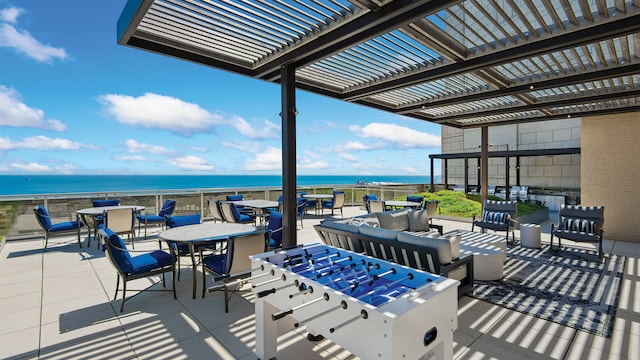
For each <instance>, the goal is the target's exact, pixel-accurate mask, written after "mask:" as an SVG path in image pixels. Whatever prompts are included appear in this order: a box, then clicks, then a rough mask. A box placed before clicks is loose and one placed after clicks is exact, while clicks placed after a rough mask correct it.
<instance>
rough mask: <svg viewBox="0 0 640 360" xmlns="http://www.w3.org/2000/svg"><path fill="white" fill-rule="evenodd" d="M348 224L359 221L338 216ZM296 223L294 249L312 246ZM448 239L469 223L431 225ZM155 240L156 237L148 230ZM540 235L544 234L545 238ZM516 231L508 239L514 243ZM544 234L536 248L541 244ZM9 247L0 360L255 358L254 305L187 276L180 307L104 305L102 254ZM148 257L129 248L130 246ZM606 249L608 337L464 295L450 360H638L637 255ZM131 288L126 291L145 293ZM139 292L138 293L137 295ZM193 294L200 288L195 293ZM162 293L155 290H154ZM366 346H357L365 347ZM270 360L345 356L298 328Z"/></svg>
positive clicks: (59, 242) (1, 259) (618, 246)
mask: <svg viewBox="0 0 640 360" xmlns="http://www.w3.org/2000/svg"><path fill="white" fill-rule="evenodd" d="M344 210H345V216H352V215H357V214H360V213H362V212H363V210H362V209H361V208H359V207H346V208H345V209H344ZM319 221H320V220H319V218H315V217H309V218H307V219H305V220H304V229H301V230H299V231H298V239H299V242H300V243H314V242H318V241H319V239H318V237H317V235H316V233H315V231H314V229H313V226H312V225H313V224H315V223H318V222H319ZM438 223H440V224H443V225H444V226H445V230H447V231H448V230H453V229H467V230H470V228H471V224H470V223H467V222H457V221H448V220H438ZM149 230H150V231H151V233H152V234H154V233H157V231H158V230H159V228H156V227H150V229H149ZM545 230H546V231H547V232H548V226H546V225H543V231H545ZM518 235H519V234H518V233H516V236H518ZM548 240H549V235H548V233H546V234H545V233H543V242H547V243H548ZM41 247H42V238H35V239H24V240H11V241H7V242H5V245H4V247H3V248H2V249H0V304H2V306H0V314H1V315H0V316H1V317H0V318H1V319H2V321H0V358H3V359H35V358H40V359H58V358H65V359H74V358H77V359H87V358H91V359H101V358H104V359H107V358H108V359H132V358H137V359H147V358H154V359H185V358H194V359H201V358H208V359H255V358H256V355H255V353H254V352H253V350H254V345H255V335H254V312H253V304H252V300H253V297H252V295H251V293H250V292H249V291H248V292H246V293H242V295H238V296H235V297H233V298H232V300H231V304H230V312H229V313H227V314H225V313H224V300H223V296H222V293H219V292H213V293H209V294H207V296H206V297H205V298H204V299H201V298H199V297H198V298H197V299H195V300H194V299H192V298H191V281H189V280H190V276H191V273H190V272H191V270H190V269H188V268H183V270H182V280H181V281H179V282H177V292H178V299H177V300H174V299H173V297H172V295H171V294H170V293H169V292H149V291H146V292H142V293H140V295H138V296H136V297H134V298H133V299H131V300H130V301H127V303H126V304H125V312H124V313H122V314H121V313H119V304H120V303H119V301H120V298H119V299H118V300H116V301H111V300H112V299H113V292H114V289H115V288H114V286H115V283H116V281H115V280H116V273H115V271H114V269H113V267H112V266H111V264H110V263H109V262H108V260H107V259H106V258H105V255H104V253H103V252H102V251H101V250H98V249H96V247H95V242H92V247H91V248H87V247H84V248H82V249H79V248H78V245H77V242H76V238H75V236H74V235H69V236H60V237H53V238H51V239H50V240H49V248H48V249H47V251H46V252H43V251H42V249H41ZM145 247H148V248H157V242H156V241H155V239H154V238H153V236H152V237H150V238H149V239H148V240H146V241H144V240H141V239H140V240H137V242H136V249H141V248H145ZM605 251H606V252H614V253H618V254H623V255H626V256H628V260H627V261H628V263H627V265H626V270H625V272H626V273H625V277H624V279H623V282H622V289H621V291H620V301H619V304H618V306H619V307H618V311H617V313H616V319H615V324H614V332H613V335H612V337H611V338H603V337H598V336H595V335H591V334H588V333H584V332H581V331H577V330H575V329H572V328H569V327H564V326H562V325H558V324H556V323H552V322H548V321H544V320H540V319H537V318H533V317H530V316H527V315H523V314H521V313H518V312H515V311H510V310H506V309H504V308H502V307H499V306H495V305H492V304H489V303H486V302H483V301H479V300H476V299H473V298H470V297H463V298H462V299H461V300H460V303H459V308H458V309H459V310H458V322H459V324H458V330H457V331H456V332H455V333H454V340H455V343H454V354H455V355H454V357H455V358H456V359H596V358H597V359H630V358H633V357H634V356H637V355H638V354H640V300H639V299H640V260H639V259H640V246H638V245H637V244H628V243H621V242H614V241H607V242H606V243H605ZM148 284H149V282H148V281H147V280H137V281H136V282H133V283H132V284H131V286H130V287H131V288H134V287H135V288H142V287H145V286H147V285H148ZM136 285H137V286H136ZM199 285H200V284H199ZM156 286H161V285H156ZM363 341H366V339H363ZM278 352H279V353H278V358H279V359H294V358H295V359H301V358H304V359H307V360H312V359H353V358H355V357H354V356H353V355H351V354H350V353H349V352H347V351H345V350H344V349H342V348H340V347H338V346H336V345H335V344H333V343H331V342H330V341H328V340H324V341H320V342H317V343H313V342H310V341H308V340H307V338H306V333H305V331H304V329H297V330H295V331H288V332H284V334H282V335H281V336H280V338H279V342H278Z"/></svg>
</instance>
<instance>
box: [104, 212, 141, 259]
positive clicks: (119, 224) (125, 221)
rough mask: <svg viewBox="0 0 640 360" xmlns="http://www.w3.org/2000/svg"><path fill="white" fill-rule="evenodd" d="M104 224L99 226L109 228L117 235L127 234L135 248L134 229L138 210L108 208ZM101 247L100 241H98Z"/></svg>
mask: <svg viewBox="0 0 640 360" xmlns="http://www.w3.org/2000/svg"><path fill="white" fill-rule="evenodd" d="M103 217H104V224H100V225H99V226H98V228H109V229H111V231H113V232H114V233H115V234H117V235H124V234H126V235H127V238H128V239H129V240H130V241H131V246H132V247H133V248H134V249H135V243H134V239H135V236H132V235H134V229H135V224H136V222H135V219H136V212H135V210H134V209H133V208H128V207H127V208H121V209H108V210H105V211H104V215H103ZM98 247H100V241H98Z"/></svg>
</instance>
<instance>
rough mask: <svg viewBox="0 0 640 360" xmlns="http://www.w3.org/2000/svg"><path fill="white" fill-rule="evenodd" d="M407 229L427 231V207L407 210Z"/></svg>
mask: <svg viewBox="0 0 640 360" xmlns="http://www.w3.org/2000/svg"><path fill="white" fill-rule="evenodd" d="M407 217H408V218H409V231H429V230H431V227H430V226H429V217H428V216H427V209H424V210H418V211H411V212H409V214H408V216H407Z"/></svg>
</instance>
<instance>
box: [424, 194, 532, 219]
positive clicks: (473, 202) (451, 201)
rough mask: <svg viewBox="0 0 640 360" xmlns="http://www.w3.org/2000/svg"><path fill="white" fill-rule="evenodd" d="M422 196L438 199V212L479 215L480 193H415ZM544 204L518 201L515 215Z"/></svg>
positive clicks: (530, 211)
mask: <svg viewBox="0 0 640 360" xmlns="http://www.w3.org/2000/svg"><path fill="white" fill-rule="evenodd" d="M416 195H418V196H423V197H424V198H425V199H427V200H438V201H439V202H440V204H439V205H438V214H440V215H445V216H456V217H464V218H472V217H473V216H474V215H476V216H480V214H481V211H482V210H481V209H482V207H481V205H480V202H481V200H480V195H468V194H464V193H461V192H458V191H451V190H440V191H438V192H435V193H430V192H423V193H419V194H416ZM489 200H499V201H501V200H504V199H501V198H499V197H496V196H489ZM543 208H544V206H541V205H536V204H525V203H521V202H519V203H518V213H517V214H516V216H518V217H519V216H523V215H527V214H531V213H533V212H535V211H538V210H540V209H543Z"/></svg>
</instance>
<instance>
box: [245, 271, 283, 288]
mask: <svg viewBox="0 0 640 360" xmlns="http://www.w3.org/2000/svg"><path fill="white" fill-rule="evenodd" d="M286 280H287V276H286V275H285V274H282V276H280V277H277V278H273V279H271V280H267V281H263V282H261V283H258V284H253V285H252V287H253V288H257V287H260V286H264V285H267V284H271V283H272V282H276V281H286Z"/></svg>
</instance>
